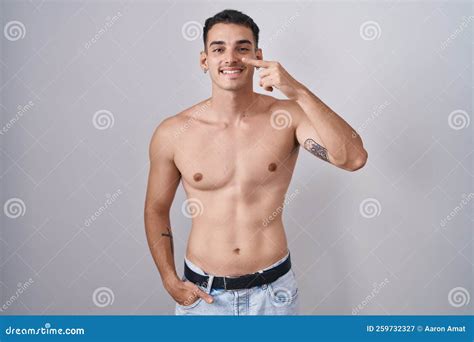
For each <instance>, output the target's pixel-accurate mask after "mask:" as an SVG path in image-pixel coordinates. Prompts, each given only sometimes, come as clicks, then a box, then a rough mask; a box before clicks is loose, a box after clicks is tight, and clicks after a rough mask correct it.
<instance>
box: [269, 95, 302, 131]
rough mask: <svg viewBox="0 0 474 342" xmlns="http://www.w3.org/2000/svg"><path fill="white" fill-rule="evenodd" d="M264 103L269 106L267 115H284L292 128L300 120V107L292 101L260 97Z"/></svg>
mask: <svg viewBox="0 0 474 342" xmlns="http://www.w3.org/2000/svg"><path fill="white" fill-rule="evenodd" d="M262 96H263V100H264V102H265V103H268V105H269V107H268V108H269V110H268V113H269V114H273V115H278V114H280V115H285V116H286V117H288V119H289V120H291V123H292V126H294V127H295V126H296V125H297V123H298V122H300V120H301V119H302V115H303V114H304V113H303V110H302V109H301V107H300V105H299V104H298V103H297V102H296V101H294V100H288V99H277V98H275V97H273V96H268V95H262Z"/></svg>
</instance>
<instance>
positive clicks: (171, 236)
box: [161, 227, 174, 255]
mask: <svg viewBox="0 0 474 342" xmlns="http://www.w3.org/2000/svg"><path fill="white" fill-rule="evenodd" d="M166 229H167V230H168V233H161V236H166V237H169V238H170V245H171V253H172V254H173V255H174V250H173V234H172V233H171V229H170V227H166Z"/></svg>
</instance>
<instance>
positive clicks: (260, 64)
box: [242, 57, 270, 68]
mask: <svg viewBox="0 0 474 342" xmlns="http://www.w3.org/2000/svg"><path fill="white" fill-rule="evenodd" d="M242 62H244V63H245V64H249V65H253V66H256V67H260V68H268V67H269V66H270V62H267V61H262V60H259V59H253V58H247V57H242Z"/></svg>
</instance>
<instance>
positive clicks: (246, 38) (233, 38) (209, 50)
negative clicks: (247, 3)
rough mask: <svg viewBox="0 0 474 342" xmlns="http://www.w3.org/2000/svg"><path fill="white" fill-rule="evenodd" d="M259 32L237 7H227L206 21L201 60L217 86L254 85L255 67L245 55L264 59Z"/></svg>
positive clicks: (223, 87) (227, 87)
mask: <svg viewBox="0 0 474 342" xmlns="http://www.w3.org/2000/svg"><path fill="white" fill-rule="evenodd" d="M259 31H260V30H259V28H258V26H257V25H256V24H255V23H254V21H253V20H252V18H250V17H249V16H247V15H245V14H243V13H242V12H239V11H235V10H229V9H227V10H224V11H222V12H219V13H217V14H216V15H214V16H213V17H211V18H208V19H207V20H206V22H205V25H204V32H203V39H204V51H202V52H201V56H200V63H201V68H202V69H203V70H205V71H209V73H210V76H211V79H212V81H213V83H214V84H215V85H217V86H218V87H220V88H222V89H226V90H237V89H241V88H242V87H244V86H249V85H250V86H251V85H252V78H253V68H252V67H247V66H246V65H244V64H243V63H242V61H241V58H242V57H248V58H256V59H262V57H263V56H262V50H261V49H259V48H258V34H259Z"/></svg>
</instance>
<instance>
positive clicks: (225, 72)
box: [222, 70, 242, 74]
mask: <svg viewBox="0 0 474 342" xmlns="http://www.w3.org/2000/svg"><path fill="white" fill-rule="evenodd" d="M241 71H242V70H222V73H223V74H238V73H240V72H241Z"/></svg>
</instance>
